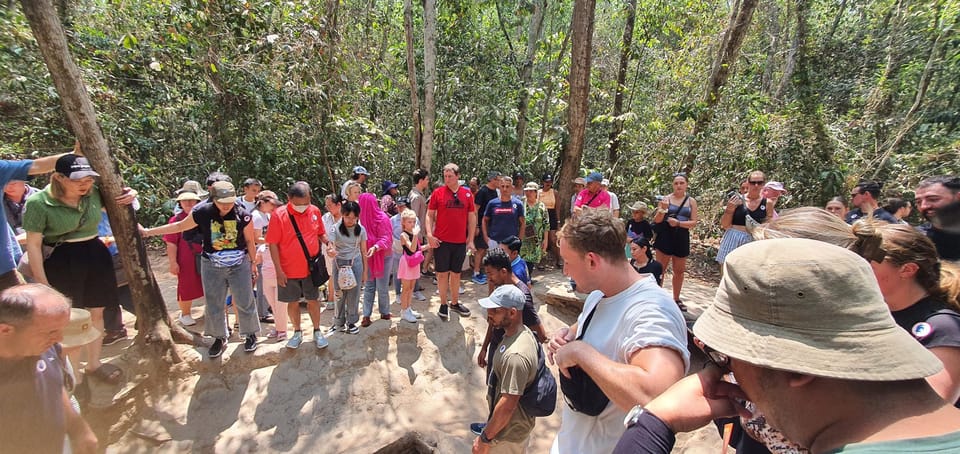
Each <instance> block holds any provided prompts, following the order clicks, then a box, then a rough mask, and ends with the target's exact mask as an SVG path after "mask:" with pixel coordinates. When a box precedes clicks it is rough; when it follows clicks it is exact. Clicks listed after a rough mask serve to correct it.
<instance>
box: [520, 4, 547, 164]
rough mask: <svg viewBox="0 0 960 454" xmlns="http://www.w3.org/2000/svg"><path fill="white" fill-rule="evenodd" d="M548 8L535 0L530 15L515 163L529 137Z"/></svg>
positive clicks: (522, 75) (522, 73) (521, 87)
mask: <svg viewBox="0 0 960 454" xmlns="http://www.w3.org/2000/svg"><path fill="white" fill-rule="evenodd" d="M546 9H547V6H546V1H545V0H534V1H533V16H531V17H530V32H529V34H528V35H527V54H526V57H525V58H524V60H523V67H522V68H521V69H520V96H519V98H520V99H519V100H518V102H517V142H516V143H515V144H514V147H513V165H514V166H518V165H520V155H521V153H522V152H523V143H524V142H525V141H526V137H527V121H528V119H527V110H529V109H530V81H531V79H533V59H534V58H535V57H536V55H537V44H538V43H539V42H540V33H541V32H542V31H543V14H544V10H546Z"/></svg>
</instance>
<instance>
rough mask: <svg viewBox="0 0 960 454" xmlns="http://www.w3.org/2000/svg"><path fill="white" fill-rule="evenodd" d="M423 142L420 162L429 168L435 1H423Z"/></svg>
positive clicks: (434, 76)
mask: <svg viewBox="0 0 960 454" xmlns="http://www.w3.org/2000/svg"><path fill="white" fill-rule="evenodd" d="M423 74H424V77H423V142H422V145H421V146H422V152H421V155H420V163H421V166H422V167H423V168H424V169H428V170H429V169H430V164H431V161H432V160H433V136H434V133H435V131H434V128H435V127H436V123H437V104H436V100H435V99H434V95H435V91H436V85H437V1H436V0H424V2H423Z"/></svg>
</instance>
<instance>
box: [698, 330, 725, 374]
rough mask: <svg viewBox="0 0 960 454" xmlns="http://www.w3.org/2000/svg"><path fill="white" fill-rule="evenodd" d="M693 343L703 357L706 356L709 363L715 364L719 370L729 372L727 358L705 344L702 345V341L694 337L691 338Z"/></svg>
mask: <svg viewBox="0 0 960 454" xmlns="http://www.w3.org/2000/svg"><path fill="white" fill-rule="evenodd" d="M693 343H694V344H696V345H697V348H699V349H700V351H702V352H703V354H704V355H707V359H709V360H710V362H711V363H713V364H715V365H716V366H717V367H719V368H720V369H721V370H724V371H728V370H730V357H729V356H727V355H725V354H723V353H720V352H718V351H716V350H714V349H712V348H710V347H709V346H708V345H707V344H704V343H703V341H702V340H700V339H697V338H696V337H694V338H693Z"/></svg>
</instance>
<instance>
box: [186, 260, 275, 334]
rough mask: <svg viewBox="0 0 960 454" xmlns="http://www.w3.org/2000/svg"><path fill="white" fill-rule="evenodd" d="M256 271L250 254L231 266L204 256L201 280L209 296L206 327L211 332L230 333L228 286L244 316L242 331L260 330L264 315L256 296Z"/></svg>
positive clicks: (205, 294) (234, 302)
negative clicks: (260, 312)
mask: <svg viewBox="0 0 960 454" xmlns="http://www.w3.org/2000/svg"><path fill="white" fill-rule="evenodd" d="M252 275H253V273H252V270H251V269H250V258H249V257H247V256H244V257H243V262H241V263H240V264H239V265H236V266H231V267H227V268H218V267H216V266H213V262H211V261H210V259H208V258H206V257H201V258H200V280H201V281H202V282H203V296H204V300H206V308H205V309H204V311H205V312H204V317H203V318H204V322H203V323H204V324H203V329H204V331H205V332H206V334H207V335H208V336H211V337H216V338H220V339H226V337H227V319H226V314H225V312H226V303H225V301H226V298H227V289H228V288H229V289H230V292H231V293H232V294H233V304H234V305H235V306H236V307H237V312H238V314H239V317H240V334H241V335H242V336H247V335H250V334H259V333H260V318H259V316H258V315H257V306H256V302H255V301H254V299H253V280H252V279H251V277H252Z"/></svg>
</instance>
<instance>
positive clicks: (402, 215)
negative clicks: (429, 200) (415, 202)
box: [400, 208, 420, 236]
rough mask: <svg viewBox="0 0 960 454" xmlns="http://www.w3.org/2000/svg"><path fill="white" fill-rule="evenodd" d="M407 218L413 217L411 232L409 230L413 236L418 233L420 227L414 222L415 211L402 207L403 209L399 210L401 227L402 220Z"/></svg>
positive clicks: (415, 217)
mask: <svg viewBox="0 0 960 454" xmlns="http://www.w3.org/2000/svg"><path fill="white" fill-rule="evenodd" d="M407 219H413V221H414V224H413V232H411V233H413V236H417V235H419V234H420V227H417V224H416V220H417V213H416V212H415V211H413V210H411V209H409V208H404V209H403V211H401V212H400V222H401V228H403V227H402V225H403V224H402V223H403V221H406V220H407Z"/></svg>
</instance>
